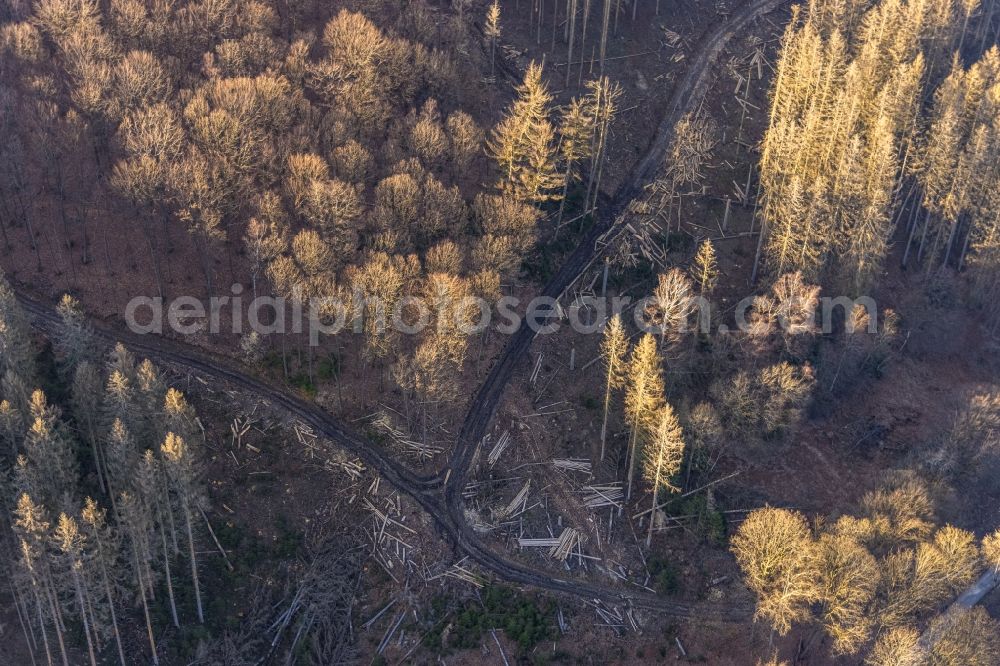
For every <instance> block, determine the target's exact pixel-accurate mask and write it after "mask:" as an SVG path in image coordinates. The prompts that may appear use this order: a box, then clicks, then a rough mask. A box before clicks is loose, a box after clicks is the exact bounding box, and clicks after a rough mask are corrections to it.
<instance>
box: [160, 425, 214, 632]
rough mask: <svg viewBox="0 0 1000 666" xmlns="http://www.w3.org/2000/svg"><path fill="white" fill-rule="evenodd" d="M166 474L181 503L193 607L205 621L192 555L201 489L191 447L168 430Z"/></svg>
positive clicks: (164, 448) (163, 450) (162, 449)
mask: <svg viewBox="0 0 1000 666" xmlns="http://www.w3.org/2000/svg"><path fill="white" fill-rule="evenodd" d="M160 456H161V458H162V459H163V463H164V466H165V468H166V472H167V476H168V478H169V479H170V483H171V486H172V487H173V490H174V492H175V493H176V495H177V498H178V500H179V501H180V505H181V513H182V514H183V515H184V523H185V526H186V527H187V537H188V555H189V557H190V558H191V579H192V581H193V582H194V598H195V606H196V608H197V611H198V621H199V622H201V623H202V624H204V623H205V614H204V612H203V611H202V604H201V586H200V584H199V582H198V558H197V556H196V555H195V546H194V527H193V512H194V511H195V510H200V508H201V502H202V499H201V489H200V487H199V485H198V477H197V471H196V469H195V462H194V458H193V454H192V452H191V450H190V449H189V448H188V445H187V443H186V442H185V441H184V440H183V439H182V438H180V437H178V436H177V435H175V434H174V433H172V432H169V433H167V438H166V440H164V442H163V445H162V446H161V447H160Z"/></svg>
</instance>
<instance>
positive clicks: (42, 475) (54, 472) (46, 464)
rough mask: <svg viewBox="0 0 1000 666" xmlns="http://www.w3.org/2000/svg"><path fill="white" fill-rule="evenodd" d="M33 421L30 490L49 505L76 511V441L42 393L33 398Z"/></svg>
mask: <svg viewBox="0 0 1000 666" xmlns="http://www.w3.org/2000/svg"><path fill="white" fill-rule="evenodd" d="M31 418H32V419H33V422H32V424H31V426H30V427H29V429H28V434H27V436H26V437H25V439H24V450H25V453H26V454H27V458H28V462H29V463H30V466H29V469H30V474H31V490H32V492H33V493H34V494H35V496H37V497H39V498H40V499H41V500H42V501H43V502H44V503H45V504H46V505H47V506H52V507H56V508H58V509H61V510H63V511H73V510H74V508H75V504H76V497H75V495H76V485H77V475H78V468H77V462H76V455H75V451H74V448H73V441H72V439H71V438H70V437H69V434H68V433H67V432H66V430H65V427H64V426H63V424H62V423H61V422H60V420H59V409H58V408H57V407H54V406H51V405H49V404H48V402H47V401H46V399H45V394H44V393H42V392H41V391H40V390H36V391H35V392H34V393H33V394H32V395H31Z"/></svg>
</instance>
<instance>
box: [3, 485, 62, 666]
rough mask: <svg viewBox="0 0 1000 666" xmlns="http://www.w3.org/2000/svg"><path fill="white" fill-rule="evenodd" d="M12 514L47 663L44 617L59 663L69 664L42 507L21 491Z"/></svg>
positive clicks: (47, 653) (48, 649) (47, 647)
mask: <svg viewBox="0 0 1000 666" xmlns="http://www.w3.org/2000/svg"><path fill="white" fill-rule="evenodd" d="M14 515H15V520H14V533H15V535H16V536H17V538H18V540H19V542H20V548H21V566H22V567H23V568H24V569H25V571H26V573H27V575H28V579H29V581H30V583H31V589H32V594H33V596H34V599H35V607H36V610H37V616H38V624H39V629H40V631H41V634H42V640H43V642H44V643H45V653H46V656H47V657H48V661H49V663H52V651H51V649H50V647H49V641H48V632H47V630H46V617H48V619H49V620H50V621H51V622H52V629H53V630H54V632H55V635H56V639H57V640H58V642H59V653H60V655H61V657H62V663H63V666H69V659H68V657H67V653H66V643H65V640H64V637H63V634H64V631H63V629H62V626H63V625H62V617H61V612H60V609H59V606H58V605H57V604H56V600H55V591H54V586H53V580H52V571H51V567H50V564H49V561H48V549H47V543H48V534H49V526H50V524H49V522H48V519H47V517H46V514H45V509H44V507H42V506H40V505H38V504H36V503H35V502H34V501H32V499H31V497H30V496H29V495H28V494H27V493H23V494H22V495H21V496H20V497H19V498H18V501H17V507H16V509H15V510H14Z"/></svg>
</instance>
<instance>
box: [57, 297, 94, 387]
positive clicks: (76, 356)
mask: <svg viewBox="0 0 1000 666" xmlns="http://www.w3.org/2000/svg"><path fill="white" fill-rule="evenodd" d="M56 311H57V312H58V313H59V320H60V326H59V328H58V330H57V331H56V334H55V337H54V339H53V341H52V346H53V347H54V348H55V350H56V353H57V354H58V355H59V369H60V371H61V373H62V375H63V377H64V378H70V377H72V376H73V373H74V371H75V370H76V368H77V366H78V365H79V364H80V363H81V362H83V361H88V362H96V361H97V360H98V351H97V343H96V340H95V339H94V334H93V332H92V331H91V330H90V327H89V325H88V324H87V318H86V315H85V314H84V312H83V308H82V307H81V305H80V302H79V301H78V300H76V299H75V298H73V297H72V296H70V295H69V294H64V295H63V297H62V300H60V301H59V305H58V306H57V307H56Z"/></svg>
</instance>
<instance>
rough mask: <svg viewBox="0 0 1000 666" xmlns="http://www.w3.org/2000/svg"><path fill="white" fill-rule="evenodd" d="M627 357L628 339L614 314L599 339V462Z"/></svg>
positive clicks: (623, 377) (618, 316)
mask: <svg viewBox="0 0 1000 666" xmlns="http://www.w3.org/2000/svg"><path fill="white" fill-rule="evenodd" d="M627 355H628V337H627V336H626V335H625V327H624V326H623V325H622V318H621V315H620V314H615V315H613V316H612V317H611V319H609V320H608V323H607V326H605V327H604V337H603V338H602V339H601V359H602V360H603V361H604V418H603V419H601V460H604V451H605V442H606V441H607V433H608V411H609V408H610V406H611V394H612V392H613V391H616V390H618V389H620V388H621V387H622V386H624V384H625V379H626V374H625V369H626V368H625V357H626V356H627Z"/></svg>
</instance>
